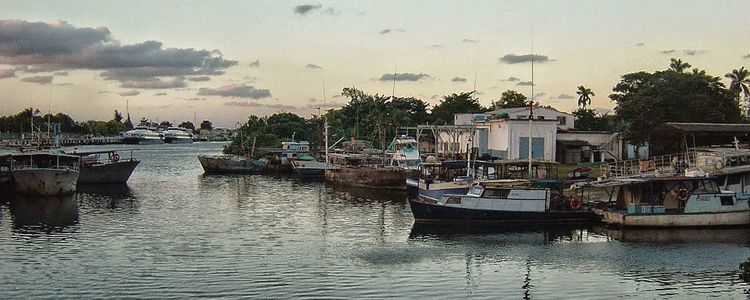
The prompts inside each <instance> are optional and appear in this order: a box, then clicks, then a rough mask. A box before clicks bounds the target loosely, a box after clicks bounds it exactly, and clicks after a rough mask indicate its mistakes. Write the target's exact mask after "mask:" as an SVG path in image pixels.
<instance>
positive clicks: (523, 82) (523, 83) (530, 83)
mask: <svg viewBox="0 0 750 300" xmlns="http://www.w3.org/2000/svg"><path fill="white" fill-rule="evenodd" d="M516 85H521V86H532V85H534V83H533V82H531V81H519V82H518V83H516Z"/></svg>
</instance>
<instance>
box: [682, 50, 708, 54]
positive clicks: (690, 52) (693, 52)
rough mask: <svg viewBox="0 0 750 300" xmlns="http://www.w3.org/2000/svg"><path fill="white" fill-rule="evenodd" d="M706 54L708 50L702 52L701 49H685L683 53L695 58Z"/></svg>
mask: <svg viewBox="0 0 750 300" xmlns="http://www.w3.org/2000/svg"><path fill="white" fill-rule="evenodd" d="M706 52H707V51H706V50H700V49H685V50H682V53H683V54H685V55H688V56H694V55H698V54H703V53H706Z"/></svg>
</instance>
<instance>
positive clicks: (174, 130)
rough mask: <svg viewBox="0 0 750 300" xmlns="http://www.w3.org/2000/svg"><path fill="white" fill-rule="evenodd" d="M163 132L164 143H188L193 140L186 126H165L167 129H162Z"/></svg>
mask: <svg viewBox="0 0 750 300" xmlns="http://www.w3.org/2000/svg"><path fill="white" fill-rule="evenodd" d="M163 134H164V142H165V143H170V144H189V143H192V142H193V133H191V132H190V129H187V128H181V127H167V130H164V132H163Z"/></svg>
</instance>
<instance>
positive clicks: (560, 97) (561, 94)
mask: <svg viewBox="0 0 750 300" xmlns="http://www.w3.org/2000/svg"><path fill="white" fill-rule="evenodd" d="M575 98H576V97H575V96H573V95H568V94H566V93H560V95H557V97H552V98H550V99H575Z"/></svg>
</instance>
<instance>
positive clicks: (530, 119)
mask: <svg viewBox="0 0 750 300" xmlns="http://www.w3.org/2000/svg"><path fill="white" fill-rule="evenodd" d="M533 120H534V28H533V27H532V28H531V103H529V179H532V178H533V177H534V176H533V171H532V170H531V168H532V166H531V153H532V148H531V147H532V144H531V139H532V137H531V136H532V135H533V131H532V126H533ZM519 146H520V145H519Z"/></svg>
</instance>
